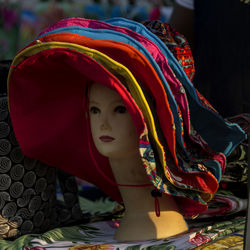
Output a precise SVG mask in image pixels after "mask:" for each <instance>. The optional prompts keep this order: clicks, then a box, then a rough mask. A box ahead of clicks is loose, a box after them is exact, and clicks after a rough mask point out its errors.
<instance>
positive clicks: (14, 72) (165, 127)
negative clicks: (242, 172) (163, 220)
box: [8, 18, 246, 216]
mask: <svg viewBox="0 0 250 250" xmlns="http://www.w3.org/2000/svg"><path fill="white" fill-rule="evenodd" d="M158 25H159V26H155V25H154V24H152V23H150V22H144V24H141V23H137V22H134V21H131V20H127V19H124V18H112V19H109V20H105V21H96V20H88V19H83V18H69V19H64V20H61V21H59V22H58V23H56V24H54V25H52V26H50V27H48V28H47V29H45V30H44V31H43V32H41V33H40V34H39V35H38V36H37V38H36V39H35V40H34V41H32V42H31V43H30V44H28V45H27V46H26V47H25V48H23V49H22V50H21V51H20V52H19V53H18V54H17V55H16V57H15V58H14V60H13V62H12V65H11V70H10V73H9V79H8V93H9V108H10V115H11V119H12V123H13V128H14V131H15V134H16V138H17V140H18V142H19V144H20V146H21V148H22V150H23V152H24V153H25V155H27V156H29V157H32V158H35V159H38V160H40V161H42V162H44V163H46V164H48V165H50V166H54V167H57V168H60V169H62V170H64V171H66V172H69V173H70V174H72V175H74V176H77V177H79V178H81V179H84V180H87V181H88V182H91V183H93V184H95V185H96V186H98V187H99V188H100V189H102V190H103V191H104V192H105V193H106V194H108V195H109V196H110V197H111V198H112V199H114V200H116V201H118V202H120V201H122V200H121V195H120V193H119V190H118V188H117V185H115V179H114V177H113V174H112V171H111V168H110V165H109V162H108V159H107V158H105V157H103V156H101V155H100V154H99V153H98V152H97V150H96V148H95V146H94V144H93V141H92V138H91V133H90V128H89V118H88V86H89V83H90V82H97V83H99V84H102V85H104V86H107V87H109V88H110V89H112V90H114V91H116V92H117V93H118V94H119V95H120V96H121V98H122V100H123V102H124V104H125V106H126V108H127V110H128V112H129V113H130V115H131V117H132V119H133V121H134V124H135V126H136V128H137V132H138V135H139V138H140V139H139V142H138V144H139V150H140V154H141V158H142V161H143V163H144V167H145V171H146V173H147V174H148V177H149V178H150V180H151V182H152V184H153V186H154V187H155V188H157V189H158V190H159V191H160V192H162V193H164V194H168V195H173V196H174V197H175V198H176V201H177V204H178V205H179V208H180V210H181V211H182V213H183V214H185V215H188V216H194V215H197V214H200V213H202V212H204V211H205V210H206V209H207V202H209V201H210V200H211V199H212V197H213V195H214V193H215V192H216V191H217V189H218V186H219V184H218V183H219V182H220V180H221V177H222V175H223V173H224V171H225V166H226V157H227V156H229V155H230V153H231V152H232V151H233V150H234V149H235V148H236V147H237V146H238V145H239V144H240V143H241V142H242V141H244V140H245V139H246V135H245V132H244V131H243V130H242V129H241V128H240V127H239V126H238V125H237V124H235V123H230V122H228V121H226V120H224V119H223V118H222V117H221V116H220V115H219V114H218V113H217V112H216V111H215V110H214V108H213V107H212V106H211V105H210V104H209V103H208V102H207V101H206V100H205V98H204V97H202V96H201V95H200V94H199V92H198V91H197V90H196V89H195V88H194V86H193V85H192V82H191V80H192V77H193V74H194V68H193V67H192V68H190V67H191V66H190V67H189V66H188V64H189V63H188V62H189V60H190V54H189V52H190V51H187V50H185V44H186V41H185V40H183V37H182V36H181V35H179V34H178V33H175V32H173V31H172V30H171V27H169V26H165V28H166V29H165V32H166V33H162V32H161V34H163V35H164V36H165V38H166V37H168V39H165V40H164V36H163V37H160V38H159V37H158V35H157V32H156V31H157V29H158V28H162V26H161V24H158ZM165 25H166V24H165ZM170 38H172V39H170ZM176 41H179V44H183V45H184V46H183V47H181V46H178V48H179V49H175V47H176ZM192 63H193V62H191V63H190V65H192ZM188 76H189V77H188Z"/></svg>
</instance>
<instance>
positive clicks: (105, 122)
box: [101, 117, 111, 130]
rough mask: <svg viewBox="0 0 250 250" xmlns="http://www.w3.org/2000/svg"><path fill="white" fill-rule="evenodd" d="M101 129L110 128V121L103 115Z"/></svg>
mask: <svg viewBox="0 0 250 250" xmlns="http://www.w3.org/2000/svg"><path fill="white" fill-rule="evenodd" d="M101 130H111V126H110V123H109V121H108V118H107V117H103V118H102V121H101Z"/></svg>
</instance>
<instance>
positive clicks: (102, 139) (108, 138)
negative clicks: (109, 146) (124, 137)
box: [99, 135, 115, 142]
mask: <svg viewBox="0 0 250 250" xmlns="http://www.w3.org/2000/svg"><path fill="white" fill-rule="evenodd" d="M99 139H100V140H101V141H103V142H111V141H113V140H114V139H115V138H113V137H111V136H108V135H102V136H100V137H99Z"/></svg>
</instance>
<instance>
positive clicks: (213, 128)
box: [104, 17, 246, 156]
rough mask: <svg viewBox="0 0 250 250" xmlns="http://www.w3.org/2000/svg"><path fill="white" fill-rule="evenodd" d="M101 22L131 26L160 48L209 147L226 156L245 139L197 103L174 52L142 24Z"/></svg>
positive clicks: (237, 129) (115, 20) (121, 20)
mask: <svg viewBox="0 0 250 250" xmlns="http://www.w3.org/2000/svg"><path fill="white" fill-rule="evenodd" d="M104 21H105V22H106V23H109V24H112V25H115V26H120V27H125V28H128V29H131V30H133V31H135V32H137V33H138V34H140V35H142V36H144V37H146V38H148V39H150V40H151V41H152V42H154V43H155V44H156V45H157V46H158V47H159V48H160V50H161V51H162V53H163V54H164V56H165V57H166V58H167V60H168V63H169V65H170V67H171V69H172V70H173V72H174V73H175V75H176V77H177V78H178V80H179V81H180V82H181V83H182V84H183V87H184V88H185V90H186V94H187V97H188V102H189V109H190V121H191V124H192V125H193V127H194V129H195V130H196V131H197V132H198V133H199V134H200V135H201V136H202V137H203V138H204V139H205V141H206V142H207V143H208V144H209V146H210V147H211V148H212V149H213V150H215V151H216V152H221V153H224V154H225V155H226V156H228V155H229V154H230V153H231V152H232V151H233V150H234V149H235V147H236V146H237V145H238V144H239V143H240V142H242V141H243V140H245V139H246V134H245V133H244V131H243V130H242V129H241V128H240V127H239V126H238V125H237V124H230V123H228V122H226V121H225V120H224V119H223V118H222V117H221V116H220V115H218V114H216V113H215V112H213V111H211V110H209V109H208V108H206V107H204V106H203V105H202V104H201V103H200V102H199V99H198V96H197V94H196V91H195V88H194V86H193V84H192V83H191V82H190V80H189V79H188V77H187V75H186V74H185V71H184V70H183V69H182V67H181V65H180V64H179V63H178V61H177V60H176V59H175V57H174V55H173V54H172V53H171V52H170V51H169V49H168V48H167V46H166V45H165V44H164V43H163V42H162V41H161V40H160V39H159V38H158V37H157V36H156V35H154V34H153V33H152V32H151V31H149V30H148V29H147V28H146V27H145V26H144V25H143V24H141V23H138V22H135V21H132V20H128V19H125V18H120V17H117V18H112V19H107V20H104ZM208 128H209V129H208Z"/></svg>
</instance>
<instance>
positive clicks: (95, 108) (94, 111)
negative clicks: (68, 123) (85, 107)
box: [89, 106, 101, 114]
mask: <svg viewBox="0 0 250 250" xmlns="http://www.w3.org/2000/svg"><path fill="white" fill-rule="evenodd" d="M89 112H90V113H91V114H98V113H100V112H101V111H100V109H99V108H97V107H95V106H93V107H90V109H89Z"/></svg>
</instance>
